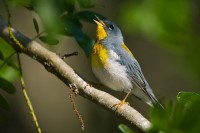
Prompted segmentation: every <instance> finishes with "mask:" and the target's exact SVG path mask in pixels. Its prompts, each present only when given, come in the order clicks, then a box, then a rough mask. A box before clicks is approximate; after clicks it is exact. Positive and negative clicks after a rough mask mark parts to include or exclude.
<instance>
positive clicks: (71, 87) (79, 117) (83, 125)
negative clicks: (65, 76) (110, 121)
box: [69, 84, 85, 130]
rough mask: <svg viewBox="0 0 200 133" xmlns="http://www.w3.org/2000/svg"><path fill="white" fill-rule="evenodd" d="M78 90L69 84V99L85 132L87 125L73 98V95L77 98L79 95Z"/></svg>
mask: <svg viewBox="0 0 200 133" xmlns="http://www.w3.org/2000/svg"><path fill="white" fill-rule="evenodd" d="M77 90H78V88H77V87H76V85H74V84H69V99H70V102H71V103H72V106H73V109H74V112H75V114H76V116H77V117H78V120H79V122H80V124H81V129H82V130H84V129H85V124H84V121H83V118H82V116H81V114H80V113H79V111H78V108H77V106H76V103H75V101H74V98H73V94H75V96H76V95H77Z"/></svg>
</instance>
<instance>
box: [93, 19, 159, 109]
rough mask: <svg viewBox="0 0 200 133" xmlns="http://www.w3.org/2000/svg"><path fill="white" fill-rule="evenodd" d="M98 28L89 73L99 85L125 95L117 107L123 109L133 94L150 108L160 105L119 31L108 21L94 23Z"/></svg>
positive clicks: (98, 20)
mask: <svg viewBox="0 0 200 133" xmlns="http://www.w3.org/2000/svg"><path fill="white" fill-rule="evenodd" d="M94 21H95V23H96V24H97V35H96V42H95V44H94V45H93V48H92V53H91V65H92V71H93V73H94V75H95V76H96V77H97V79H99V80H100V82H101V83H102V84H103V85H105V86H107V87H109V88H111V89H113V90H116V91H123V92H125V93H127V95H126V97H125V98H124V99H123V100H122V101H121V102H120V103H119V105H120V106H122V105H123V104H124V103H126V102H125V100H126V98H127V97H128V96H129V94H133V95H134V96H136V97H137V98H139V99H140V100H142V101H144V102H146V103H147V104H148V105H150V106H153V105H154V104H159V105H160V103H159V102H158V100H157V99H156V97H155V95H154V93H153V91H152V89H151V88H150V86H149V84H148V82H147V81H146V79H145V77H144V75H143V73H142V70H141V68H140V65H139V63H138V62H137V60H136V59H135V57H134V56H133V54H132V53H131V51H130V50H129V49H128V47H127V46H126V45H125V44H124V39H123V36H122V33H121V31H120V29H119V28H118V27H117V25H116V24H114V23H113V22H111V21H108V20H100V19H99V18H98V17H97V20H94Z"/></svg>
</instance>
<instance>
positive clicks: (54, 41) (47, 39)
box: [39, 36, 59, 45]
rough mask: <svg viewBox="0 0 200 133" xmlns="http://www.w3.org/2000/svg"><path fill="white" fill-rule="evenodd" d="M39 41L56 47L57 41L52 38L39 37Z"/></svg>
mask: <svg viewBox="0 0 200 133" xmlns="http://www.w3.org/2000/svg"><path fill="white" fill-rule="evenodd" d="M39 39H40V40H41V41H42V42H44V43H46V44H49V45H57V44H58V43H59V41H58V40H57V39H55V38H53V37H52V36H40V37H39Z"/></svg>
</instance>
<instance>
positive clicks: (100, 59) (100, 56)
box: [91, 19, 108, 67]
mask: <svg viewBox="0 0 200 133" xmlns="http://www.w3.org/2000/svg"><path fill="white" fill-rule="evenodd" d="M94 21H95V23H96V24H97V36H96V39H97V41H96V43H95V44H94V46H93V48H92V57H91V58H92V60H91V61H92V67H103V66H105V65H106V60H107V59H108V53H107V50H106V48H105V46H104V45H102V44H100V40H103V39H104V38H106V37H107V34H106V31H105V30H104V26H105V24H104V22H103V21H101V20H100V19H98V21H96V20H94Z"/></svg>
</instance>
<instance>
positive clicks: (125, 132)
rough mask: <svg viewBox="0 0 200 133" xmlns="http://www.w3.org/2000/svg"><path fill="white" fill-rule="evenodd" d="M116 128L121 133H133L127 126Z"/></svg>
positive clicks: (122, 125)
mask: <svg viewBox="0 0 200 133" xmlns="http://www.w3.org/2000/svg"><path fill="white" fill-rule="evenodd" d="M118 128H119V130H120V131H121V132H122V133H134V132H133V131H132V130H131V129H130V128H129V127H128V126H126V125H124V124H119V126H118Z"/></svg>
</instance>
